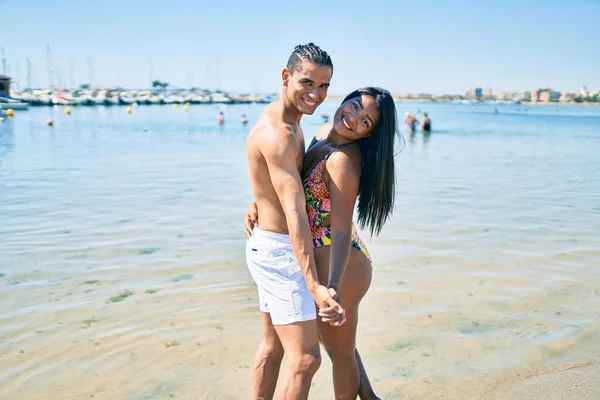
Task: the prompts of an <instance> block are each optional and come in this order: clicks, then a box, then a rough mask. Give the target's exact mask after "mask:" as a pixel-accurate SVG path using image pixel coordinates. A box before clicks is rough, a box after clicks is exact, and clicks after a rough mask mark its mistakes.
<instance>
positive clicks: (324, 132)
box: [315, 122, 333, 140]
mask: <svg viewBox="0 0 600 400" xmlns="http://www.w3.org/2000/svg"><path fill="white" fill-rule="evenodd" d="M332 127H333V122H327V123H326V124H323V125H321V127H320V128H319V129H318V130H317V133H315V139H317V140H323V139H325V138H326V137H327V136H328V135H329V132H330V131H331V128H332Z"/></svg>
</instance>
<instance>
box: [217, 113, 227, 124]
mask: <svg viewBox="0 0 600 400" xmlns="http://www.w3.org/2000/svg"><path fill="white" fill-rule="evenodd" d="M224 122H225V115H224V114H223V111H219V113H218V114H217V124H219V125H223V123H224Z"/></svg>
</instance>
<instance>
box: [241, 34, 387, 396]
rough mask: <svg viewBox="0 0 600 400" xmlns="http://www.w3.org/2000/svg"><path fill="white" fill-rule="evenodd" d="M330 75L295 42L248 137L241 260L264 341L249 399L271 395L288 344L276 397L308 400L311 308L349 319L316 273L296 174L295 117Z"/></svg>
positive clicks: (313, 351)
mask: <svg viewBox="0 0 600 400" xmlns="http://www.w3.org/2000/svg"><path fill="white" fill-rule="evenodd" d="M332 72H333V64H332V63H331V59H330V57H329V55H328V54H327V53H326V52H325V51H323V50H321V49H320V48H319V47H318V46H316V45H314V44H313V43H309V44H307V45H300V46H296V48H295V49H294V52H293V53H292V55H291V56H290V58H289V60H288V63H287V66H286V68H284V69H283V71H282V79H283V89H282V93H281V96H280V97H279V98H278V99H277V100H275V101H274V102H273V103H271V104H269V105H268V106H266V107H265V109H264V111H263V112H262V113H261V115H260V117H259V119H258V122H257V124H256V125H255V126H254V127H253V128H252V130H251V131H250V134H249V135H248V140H247V156H248V163H249V167H250V183H251V186H252V191H253V193H254V198H255V203H253V204H252V205H251V206H250V207H249V211H248V214H247V216H246V221H245V223H246V235H247V236H248V237H249V239H248V242H247V246H246V260H247V263H248V269H249V270H250V273H251V275H252V277H253V278H254V281H255V282H256V285H257V286H258V294H259V303H260V309H261V311H262V313H263V314H262V321H263V339H262V342H261V345H260V347H259V349H258V351H257V353H256V356H255V359H254V366H253V374H254V385H253V386H254V388H253V393H254V394H253V396H254V397H253V398H265V399H270V398H272V397H273V394H274V390H275V385H276V382H277V376H278V373H279V367H280V365H281V361H282V358H283V354H284V349H285V354H286V355H287V357H288V363H287V365H288V372H287V374H286V381H285V382H284V383H283V385H282V390H281V395H282V396H283V397H285V398H290V399H306V398H307V397H308V392H309V389H310V384H311V381H312V377H313V376H314V374H315V373H316V371H317V370H318V368H319V366H320V362H321V356H320V349H319V334H318V331H317V322H316V314H317V312H316V309H317V308H318V309H319V315H320V316H321V317H322V318H324V320H325V321H327V322H328V323H329V324H331V325H334V326H335V327H336V328H335V329H342V328H343V325H344V323H345V322H346V311H345V310H344V309H343V308H342V306H341V305H340V304H339V303H338V302H337V301H336V299H337V298H338V294H337V290H336V287H335V286H331V287H328V286H325V285H324V282H325V281H326V279H324V278H323V277H322V276H320V275H319V274H321V275H322V272H321V273H319V272H317V266H316V263H315V256H314V252H313V237H312V234H311V227H310V225H309V217H308V214H307V210H306V201H305V197H304V190H303V185H302V180H301V175H300V171H301V170H302V164H303V158H304V135H303V132H302V129H301V127H300V119H301V118H302V115H304V114H307V115H311V114H313V113H314V112H315V111H316V108H317V107H318V106H319V105H320V104H321V103H322V102H323V101H324V100H325V98H326V96H327V90H328V88H329V83H330V80H331V75H332ZM266 177H268V178H266ZM259 211H260V216H261V217H260V225H259V224H258V213H259ZM259 226H260V228H259ZM326 277H327V275H325V278H326ZM315 303H316V307H315ZM342 344H343V343H341V342H340V343H338V345H342ZM338 347H339V346H338ZM352 352H354V348H353V347H352ZM334 354H336V355H337V351H334ZM357 356H358V354H357ZM332 358H333V356H332ZM358 360H359V361H358V362H360V357H359V356H358ZM359 368H360V370H361V375H360V378H361V381H360V384H361V393H366V396H368V397H363V398H376V397H375V395H374V393H373V392H372V388H370V383H369V382H368V379H367V378H366V374H364V368H363V367H362V364H360V366H359ZM363 383H364V384H363ZM336 388H337V386H336ZM336 392H337V390H336ZM355 394H356V392H355ZM355 397H356V396H355Z"/></svg>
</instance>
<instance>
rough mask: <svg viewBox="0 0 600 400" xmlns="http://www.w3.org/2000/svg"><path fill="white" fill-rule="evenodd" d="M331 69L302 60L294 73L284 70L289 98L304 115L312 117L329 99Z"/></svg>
mask: <svg viewBox="0 0 600 400" xmlns="http://www.w3.org/2000/svg"><path fill="white" fill-rule="evenodd" d="M330 81H331V68H329V67H326V66H323V65H319V64H315V63H313V62H310V61H307V60H302V63H301V64H300V65H299V66H298V67H296V68H295V69H294V70H293V71H289V70H288V69H287V68H286V69H284V70H283V84H284V86H286V88H285V90H286V92H287V98H288V99H289V101H290V102H291V103H292V104H293V105H294V107H296V108H297V109H298V111H300V112H301V113H302V114H307V115H311V114H312V113H314V112H315V111H316V109H317V107H319V106H320V105H321V103H323V101H324V100H325V98H326V97H327V90H328V89H329V82H330Z"/></svg>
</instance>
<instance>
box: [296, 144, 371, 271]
mask: <svg viewBox="0 0 600 400" xmlns="http://www.w3.org/2000/svg"><path fill="white" fill-rule="evenodd" d="M334 150H335V148H333V149H331V151H330V152H329V153H328V154H327V155H326V156H325V158H324V159H323V160H321V161H320V162H319V163H318V164H317V166H316V167H315V168H314V169H313V170H312V171H311V173H310V175H309V176H307V177H306V179H305V180H304V196H305V197H306V210H307V212H308V222H309V224H310V231H311V234H312V238H313V247H315V248H317V247H323V246H330V245H331V228H330V227H329V225H326V226H323V221H324V220H325V218H327V216H328V215H329V213H330V212H331V195H330V193H329V189H328V188H327V185H326V184H325V181H324V180H323V171H324V170H325V165H326V164H327V160H328V159H329V156H331V154H332V153H333V151H334ZM350 244H351V246H352V247H354V248H356V249H358V250H359V251H360V252H361V253H363V254H364V255H365V257H367V259H368V260H369V262H370V263H371V264H372V263H373V262H372V260H371V255H370V254H369V251H368V250H367V247H366V246H365V244H364V243H363V241H362V240H361V239H360V237H359V236H358V232H357V230H356V226H355V225H354V223H352V239H351V242H350Z"/></svg>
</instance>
